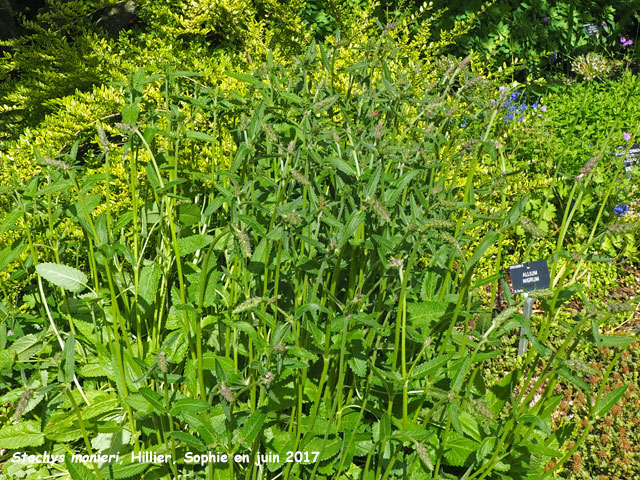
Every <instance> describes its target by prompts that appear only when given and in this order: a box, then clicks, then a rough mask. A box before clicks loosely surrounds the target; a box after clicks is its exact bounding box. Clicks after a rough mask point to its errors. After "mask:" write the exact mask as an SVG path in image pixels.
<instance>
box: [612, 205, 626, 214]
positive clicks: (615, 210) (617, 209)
mask: <svg viewBox="0 0 640 480" xmlns="http://www.w3.org/2000/svg"><path fill="white" fill-rule="evenodd" d="M628 211H629V205H628V204H626V203H620V204H618V205H616V206H615V207H614V208H613V213H615V214H616V215H618V216H619V217H624V216H625V214H626V213H627V212H628Z"/></svg>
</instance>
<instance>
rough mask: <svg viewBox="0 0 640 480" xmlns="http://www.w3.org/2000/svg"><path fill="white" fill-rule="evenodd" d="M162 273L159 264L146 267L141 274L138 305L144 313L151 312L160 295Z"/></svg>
mask: <svg viewBox="0 0 640 480" xmlns="http://www.w3.org/2000/svg"><path fill="white" fill-rule="evenodd" d="M161 273H162V271H161V270H160V266H159V265H158V264H157V263H153V264H151V265H146V266H144V267H143V268H142V272H140V281H139V282H138V305H140V308H141V309H142V310H143V312H147V313H149V312H150V309H151V306H152V305H153V304H154V303H155V301H156V295H157V294H158V284H159V283H160V276H161Z"/></svg>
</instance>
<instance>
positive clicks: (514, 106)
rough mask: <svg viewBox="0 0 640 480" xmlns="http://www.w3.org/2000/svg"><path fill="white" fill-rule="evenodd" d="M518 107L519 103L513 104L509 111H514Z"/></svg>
mask: <svg viewBox="0 0 640 480" xmlns="http://www.w3.org/2000/svg"><path fill="white" fill-rule="evenodd" d="M517 109H518V106H517V105H511V106H510V107H509V111H510V112H513V111H514V110H517Z"/></svg>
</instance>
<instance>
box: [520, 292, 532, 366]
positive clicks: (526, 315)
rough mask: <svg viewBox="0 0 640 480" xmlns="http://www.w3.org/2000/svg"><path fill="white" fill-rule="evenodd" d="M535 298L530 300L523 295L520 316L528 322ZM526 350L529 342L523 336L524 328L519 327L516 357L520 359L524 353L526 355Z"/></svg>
mask: <svg viewBox="0 0 640 480" xmlns="http://www.w3.org/2000/svg"><path fill="white" fill-rule="evenodd" d="M535 301H536V300H535V298H531V297H530V296H529V294H528V293H527V292H525V293H524V311H523V312H522V316H523V317H524V318H526V319H527V320H529V319H530V318H531V316H532V315H533V304H534V303H535ZM527 348H529V340H527V337H525V335H524V328H523V327H520V342H519V343H518V356H519V357H522V356H523V355H524V354H525V353H527Z"/></svg>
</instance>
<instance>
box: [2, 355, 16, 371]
mask: <svg viewBox="0 0 640 480" xmlns="http://www.w3.org/2000/svg"><path fill="white" fill-rule="evenodd" d="M12 366H13V353H12V352H10V351H8V350H0V372H2V371H3V370H7V369H9V368H11V367H12Z"/></svg>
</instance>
